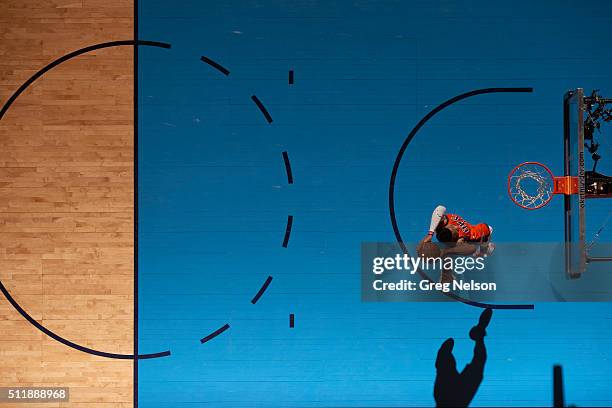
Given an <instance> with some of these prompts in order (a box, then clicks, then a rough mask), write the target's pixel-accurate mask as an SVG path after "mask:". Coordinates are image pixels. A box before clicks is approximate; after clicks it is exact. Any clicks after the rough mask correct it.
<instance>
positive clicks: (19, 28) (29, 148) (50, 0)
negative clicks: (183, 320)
mask: <svg viewBox="0 0 612 408" xmlns="http://www.w3.org/2000/svg"><path fill="white" fill-rule="evenodd" d="M132 38H133V1H132V0H25V1H24V0H3V1H2V5H1V6H0V105H2V104H4V102H5V101H6V100H7V98H9V96H10V95H11V94H12V93H13V92H14V91H15V90H16V89H17V88H18V87H19V86H20V85H21V84H22V83H23V82H24V81H25V80H26V79H27V78H29V77H30V76H31V75H32V74H33V73H35V72H36V71H37V70H39V69H40V68H42V67H43V66H45V65H46V64H48V63H49V62H51V61H53V60H54V59H56V58H58V57H60V56H62V55H64V54H66V53H68V52H70V51H74V50H76V49H79V48H82V47H84V46H87V45H91V44H95V43H100V42H106V41H113V40H129V39H132ZM133 79H134V78H133V48H132V47H121V48H112V49H105V50H100V51H97V52H94V53H90V54H86V55H84V56H80V57H78V58H76V59H73V60H70V61H68V62H66V63H64V64H61V65H60V66H58V67H56V68H54V69H53V70H51V71H50V72H48V73H47V74H45V75H44V76H43V77H42V78H40V79H38V80H37V81H36V82H35V83H34V85H33V86H32V87H30V88H29V89H28V90H27V91H26V92H25V93H24V94H23V95H22V96H21V97H19V98H18V100H17V101H16V102H15V104H14V105H13V106H12V107H11V108H10V110H9V111H8V113H7V114H6V116H5V117H4V119H2V121H0V279H1V280H2V282H3V283H4V285H5V286H6V288H7V289H8V290H9V291H10V293H11V294H12V295H13V297H14V298H15V299H16V300H17V301H18V302H19V303H20V304H21V305H22V306H23V307H24V309H25V310H26V311H28V312H29V313H30V315H32V316H33V317H34V318H35V319H36V320H38V321H39V322H41V323H42V324H43V325H44V326H46V327H48V328H49V329H50V330H52V331H54V332H56V333H57V334H59V335H60V336H62V337H65V338H67V339H69V340H71V341H73V342H75V343H78V344H81V345H83V346H86V347H91V348H94V349H98V350H103V351H108V352H113V353H125V354H131V353H132V351H133V313H134V310H133V267H134V265H133V256H134V251H133V238H134V237H133V210H134V208H133V192H134V184H133V136H134V135H133V128H134V121H133ZM132 369H133V368H132V361H131V360H115V359H107V358H103V357H97V356H92V355H89V354H86V353H83V352H80V351H77V350H74V349H71V348H69V347H66V346H64V345H62V344H60V343H58V342H57V341H55V340H53V339H50V338H48V337H47V336H45V335H44V334H42V333H41V332H40V331H39V330H37V329H36V328H35V327H33V326H32V325H31V324H30V323H28V322H27V321H25V320H24V319H23V318H22V316H21V315H19V314H18V313H17V312H16V311H15V310H14V308H13V307H12V306H11V305H10V304H9V303H8V301H7V300H6V299H5V298H4V297H3V296H1V294H0V386H21V387H24V386H63V387H70V392H71V402H70V403H62V404H61V405H60V404H57V403H51V404H41V405H40V406H44V407H53V406H71V407H102V406H104V407H130V406H132V398H133V397H132V389H133V376H132ZM36 405H38V404H28V406H31V407H34V406H36ZM3 406H10V405H8V404H7V405H3ZM16 406H23V404H19V405H16Z"/></svg>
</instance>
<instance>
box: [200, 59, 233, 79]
mask: <svg viewBox="0 0 612 408" xmlns="http://www.w3.org/2000/svg"><path fill="white" fill-rule="evenodd" d="M200 60H201V61H202V62H205V63H206V64H208V65H210V66H211V67H213V68H215V69H216V70H217V71H219V72H221V73H222V74H223V75H225V76H228V75H229V74H230V72H229V69H227V68H225V67H224V66H223V65H221V64H219V63H218V62H215V61H213V60H212V59H210V58H208V57H206V56H204V55H202V56H201V57H200Z"/></svg>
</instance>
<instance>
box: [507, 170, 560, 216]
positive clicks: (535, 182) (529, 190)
mask: <svg viewBox="0 0 612 408" xmlns="http://www.w3.org/2000/svg"><path fill="white" fill-rule="evenodd" d="M553 182H554V179H553V177H552V176H551V174H550V172H549V171H548V169H547V168H546V167H544V166H543V165H541V164H538V163H525V164H523V165H521V166H519V167H517V168H516V169H514V171H513V172H512V173H511V174H510V177H509V184H508V187H509V193H510V197H511V198H512V201H514V202H515V203H516V204H518V205H519V206H521V207H523V208H528V209H536V208H541V207H544V206H545V205H546V204H548V202H549V201H550V200H551V199H552V196H553Z"/></svg>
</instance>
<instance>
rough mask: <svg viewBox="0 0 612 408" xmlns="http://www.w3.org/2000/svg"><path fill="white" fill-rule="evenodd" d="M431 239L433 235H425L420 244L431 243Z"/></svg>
mask: <svg viewBox="0 0 612 408" xmlns="http://www.w3.org/2000/svg"><path fill="white" fill-rule="evenodd" d="M432 237H433V235H431V234H427V235H425V238H423V241H422V242H431V238H432Z"/></svg>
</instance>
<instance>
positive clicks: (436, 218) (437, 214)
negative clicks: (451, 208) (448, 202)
mask: <svg viewBox="0 0 612 408" xmlns="http://www.w3.org/2000/svg"><path fill="white" fill-rule="evenodd" d="M444 214H446V207H444V206H443V205H439V206H437V207H436V209H435V210H434V211H433V213H432V214H431V222H430V223H429V232H428V233H427V235H426V236H425V238H423V241H422V242H430V241H431V238H432V237H433V234H434V231H435V230H436V228H438V225H439V224H440V221H442V217H443V216H444Z"/></svg>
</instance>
